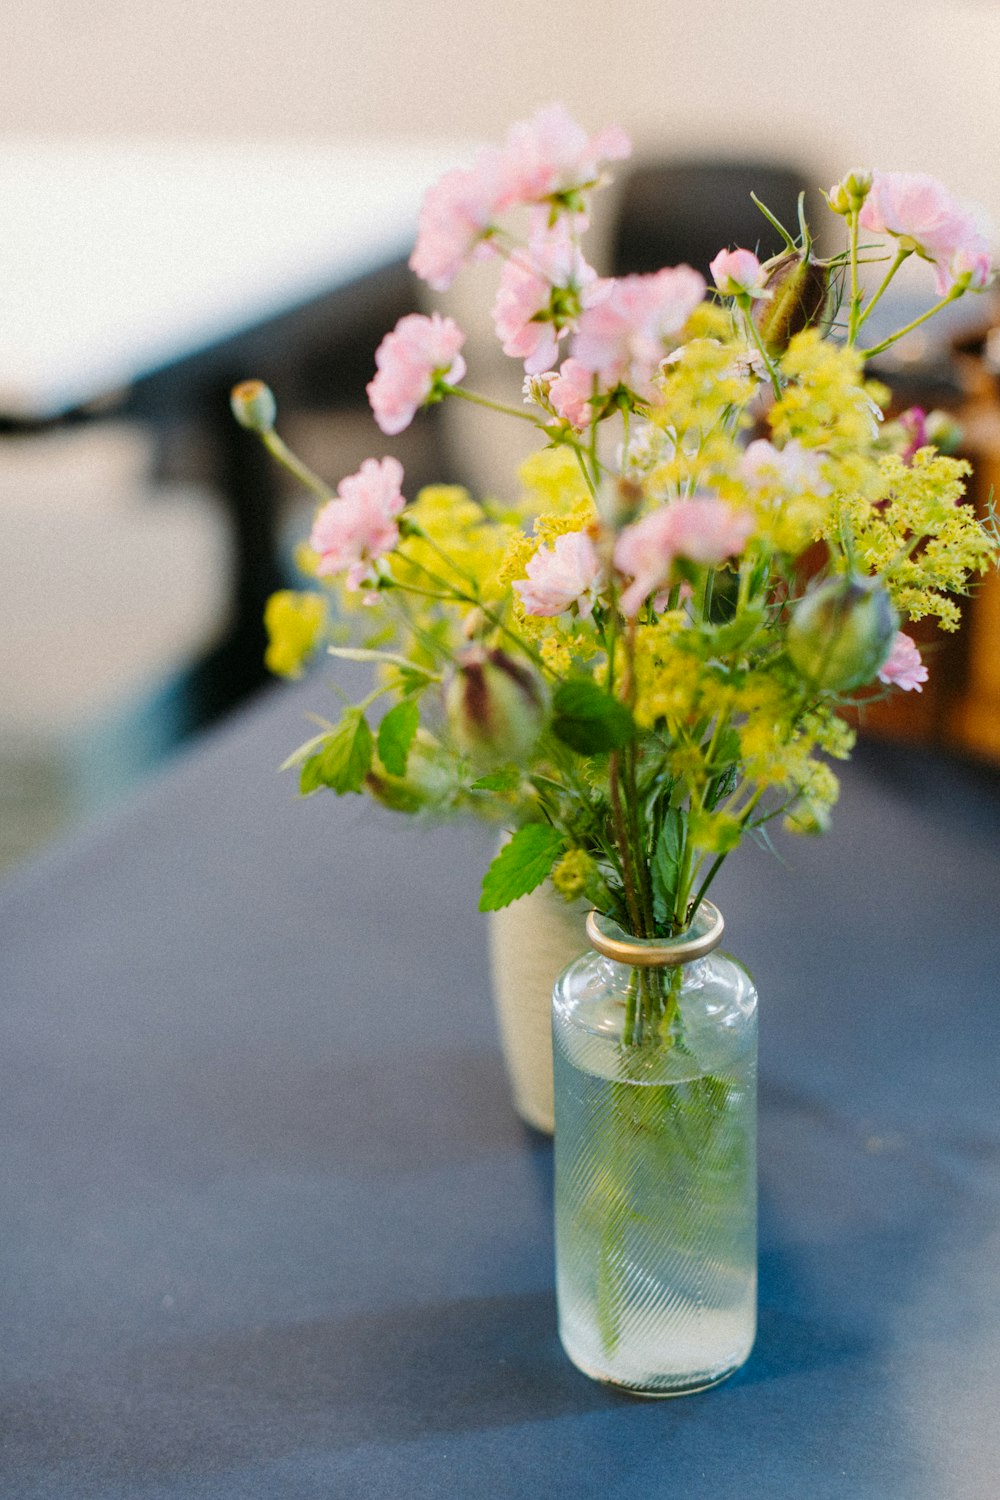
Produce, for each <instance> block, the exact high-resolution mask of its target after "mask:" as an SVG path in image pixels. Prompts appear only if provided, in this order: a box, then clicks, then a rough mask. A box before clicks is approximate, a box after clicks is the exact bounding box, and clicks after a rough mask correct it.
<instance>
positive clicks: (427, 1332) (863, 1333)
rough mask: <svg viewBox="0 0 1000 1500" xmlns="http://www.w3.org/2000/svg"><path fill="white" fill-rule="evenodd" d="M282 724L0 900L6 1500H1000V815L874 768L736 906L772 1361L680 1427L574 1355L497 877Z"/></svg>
mask: <svg viewBox="0 0 1000 1500" xmlns="http://www.w3.org/2000/svg"><path fill="white" fill-rule="evenodd" d="M325 694H326V688H325V685H324V684H321V683H318V682H316V681H315V680H313V681H311V682H309V683H307V684H305V685H304V686H303V687H301V688H296V689H291V690H285V689H282V690H278V691H276V692H274V693H273V694H271V695H268V696H267V697H266V698H265V699H264V700H263V701H262V702H260V703H258V704H257V705H255V706H254V708H253V709H252V710H251V711H250V712H249V713H246V714H244V715H243V716H242V717H240V718H238V719H237V720H236V721H235V722H233V723H231V724H229V725H227V726H224V727H223V728H222V729H221V730H218V731H216V732H215V733H214V734H213V735H212V737H211V738H210V739H209V740H208V741H207V742H205V743H203V744H201V745H199V746H197V747H196V748H195V749H194V750H193V751H191V752H189V753H187V754H186V755H185V756H184V757H183V758H182V759H180V760H178V761H177V762H175V763H174V765H173V766H171V767H170V768H169V769H168V771H167V772H166V773H165V774H164V776H163V777H162V778H161V779H160V780H158V781H157V782H156V784H154V785H153V786H151V787H149V788H148V789H146V790H145V791H144V792H143V794H142V795H141V796H140V797H138V798H137V799H136V800H135V801H134V802H133V803H131V804H130V805H129V806H128V807H127V808H126V809H125V810H124V811H122V812H120V813H119V814H118V815H116V816H115V817H113V818H112V819H111V820H109V821H108V822H106V823H105V824H102V825H95V826H93V827H92V828H90V829H89V830H87V831H86V832H85V833H84V834H83V835H81V836H80V837H78V838H77V839H76V841H75V842H74V843H72V844H70V845H68V846H67V847H65V848H62V849H58V850H55V851H53V852H51V853H50V854H48V855H46V856H45V857H43V858H42V859H40V860H39V861H37V862H36V863H35V864H33V865H32V866H30V867H28V868H25V869H24V870H22V871H20V872H17V873H16V874H15V875H14V876H13V877H10V878H8V880H7V882H6V883H5V885H4V886H3V887H0V997H2V1004H0V1026H2V1040H0V1069H2V1086H0V1117H2V1135H0V1139H2V1140H3V1142H4V1150H3V1153H2V1155H0V1181H2V1184H3V1185H2V1210H0V1214H2V1219H0V1222H2V1224H3V1231H2V1234H0V1307H2V1330H0V1371H2V1396H0V1401H2V1409H3V1416H2V1418H0V1494H2V1495H3V1496H4V1497H7V1496H11V1497H16V1500H43V1497H44V1500H50V1497H51V1500H68V1497H72V1500H88V1497H98V1496H99V1497H102V1500H168V1497H170V1500H173V1497H191V1496H197V1497H212V1500H246V1497H248V1496H254V1497H270V1496H274V1497H286V1496H294V1497H295V1500H313V1497H315V1500H331V1497H337V1500H342V1497H347V1500H355V1497H357V1500H360V1497H365V1500H367V1497H372V1500H374V1497H376V1496H378V1497H383V1496H386V1495H406V1496H407V1497H408V1500H423V1497H432V1496H433V1497H436V1496H442V1497H444V1496H448V1497H453V1496H462V1497H475V1496H479V1495H483V1496H485V1495H489V1496H491V1497H500V1500H506V1497H510V1500H514V1497H522V1496H525V1495H530V1496H545V1497H555V1500H562V1497H565V1500H570V1497H572V1500H581V1497H590V1496H593V1497H600V1500H626V1497H628V1500H634V1497H636V1496H660V1495H666V1494H670V1495H676V1496H683V1497H684V1500H700V1497H712V1500H715V1497H717V1496H719V1495H722V1494H726V1495H739V1496H740V1497H741V1500H783V1497H788V1500H803V1497H805V1496H808V1497H810V1500H868V1497H871V1500H991V1497H993V1496H995V1495H996V1493H997V1481H996V1474H997V1470H998V1466H1000V1433H998V1424H997V1420H996V1412H997V1408H998V1405H1000V1357H998V1356H1000V1120H998V1110H997V1085H996V1076H997V1066H996V1065H997V1055H998V1042H1000V1007H998V1006H997V1003H996V998H997V995H996V974H997V971H998V967H1000V940H998V924H997V920H996V901H997V896H996V892H997V889H998V881H997V876H998V873H1000V871H998V854H997V850H998V847H1000V843H998V836H1000V780H998V777H997V775H996V774H995V773H992V772H989V771H984V770H981V769H976V768H972V767H969V766H964V765H962V764H960V763H954V762H948V761H944V760H935V759H933V758H931V757H929V756H927V755H926V754H924V753H921V752H916V751H904V750H900V749H893V750H890V749H888V748H885V747H872V746H867V747H864V748H863V749H862V750H861V752H860V753H859V755H858V757H857V758H856V760H855V761H854V762H853V763H852V765H851V766H850V767H849V768H848V769H847V770H846V772H845V775H844V793H843V798H842V803H841V806H840V808H839V809H838V814H837V818H836V822H835V827H834V830H833V832H832V833H831V834H830V835H829V836H828V837H827V838H826V839H825V840H821V841H817V842H802V843H794V842H791V841H786V842H785V843H784V844H783V845H782V851H783V855H784V858H785V860H786V863H785V864H782V863H781V862H779V861H778V860H775V859H774V858H773V857H771V856H767V855H765V854H764V853H763V852H759V851H757V850H755V849H751V850H749V851H748V852H747V853H746V854H745V856H744V855H741V856H740V857H739V858H738V860H737V861H736V862H733V863H732V865H731V867H730V868H729V869H728V870H727V871H726V872H724V876H723V878H722V880H721V881H720V885H719V901H720V904H721V905H722V906H723V908H724V910H725V912H726V915H727V918H728V922H729V938H730V942H729V946H730V947H731V949H732V950H733V951H734V952H736V953H737V954H739V955H740V956H741V957H743V958H744V959H745V960H746V961H747V963H748V964H749V965H750V967H751V969H752V970H753V971H754V973H755V975H756V978H757V981H758V984H759V988H760V991H761V996H762V1083H761V1149H760V1177H761V1260H760V1269H761V1286H760V1312H761V1319H760V1333H759V1337H758V1341H757V1345H756V1348H755V1351H754V1353H753V1355H752V1356H751V1359H750V1361H749V1363H748V1364H747V1365H746V1367H745V1368H744V1369H743V1370H742V1371H741V1372H739V1373H738V1374H737V1375H736V1376H735V1377H734V1378H733V1379H732V1380H730V1381H729V1382H727V1383H726V1384H725V1385H723V1386H720V1387H719V1388H718V1389H716V1390H714V1391H711V1392H707V1393H704V1394H702V1395H700V1396H694V1397H689V1398H685V1399H683V1400H679V1401H673V1402H658V1403H657V1402H649V1403H644V1402H640V1401H635V1400H631V1399H629V1398H626V1397H623V1396H619V1395H618V1394H616V1393H614V1392H612V1391H609V1390H606V1389H604V1388H602V1387H600V1386H597V1385H594V1384H592V1383H591V1382H589V1381H588V1380H587V1379H586V1378H585V1377H583V1376H582V1375H580V1374H578V1373H577V1371H575V1370H574V1369H573V1368H572V1367H571V1366H570V1365H569V1363H568V1362H567V1361H566V1359H565V1358H564V1356H563V1355H562V1353H561V1351H560V1348H559V1344H558V1340H557V1337H556V1332H555V1321H554V1299H553V1276H552V1247H551V1223H550V1215H551V1180H550V1169H551V1147H550V1144H549V1142H548V1141H546V1140H545V1139H543V1138H542V1137H539V1136H536V1135H534V1134H533V1133H532V1132H530V1131H529V1130H527V1129H526V1128H525V1127H523V1126H522V1125H521V1124H520V1123H519V1121H518V1120H517V1119H516V1118H515V1116H514V1115H513V1113H512V1111H511V1108H510V1104H509V1101H508V1095H507V1090H506V1085H505V1081H504V1077H503V1073H502V1065H501V1060H500V1056H499V1050H498V1044H497V1041H496V1037H495V1030H494V1023H493V1019H492V1016H491V1011H490V1004H489V994H488V981H487V972H486V943H485V936H486V934H485V919H484V918H482V917H480V916H479V915H478V914H477V913H476V912H475V910H474V905H475V897H474V892H475V888H476V885H477V883H478V878H479V872H480V870H481V868H482V865H483V862H484V860H485V858H486V856H487V851H488V848H489V845H490V842H491V838H492V835H491V834H490V833H489V831H488V830H486V829H485V828H482V827H470V826H467V825H461V826H451V827H446V828H436V829H434V828H419V827H416V826H414V825H413V824H412V823H410V822H409V821H407V820H404V819H399V820H396V819H393V818H392V817H391V816H390V815H388V814H384V813H382V812H381V811H380V810H379V809H376V808H373V807H371V806H370V805H369V804H367V803H365V802H362V801H360V800H359V799H345V800H342V801H338V800H337V799H335V798H334V797H333V796H331V795H328V794H326V793H323V794H320V796H319V797H317V798H314V799H312V800H310V801H308V802H304V803H303V802H299V801H298V800H297V797H296V794H295V789H294V785H293V783H292V781H291V780H290V779H289V778H288V777H287V776H279V775H278V774H276V770H275V768H276V767H277V765H278V764H279V762H280V760H281V759H282V758H283V756H284V754H285V753H287V751H288V750H289V749H290V748H291V747H292V746H293V745H294V744H295V743H297V741H298V738H299V737H300V736H301V735H302V732H303V722H302V721H303V715H304V713H305V711H306V710H307V709H309V708H312V709H316V708H320V709H321V708H322V705H323V701H324V698H325Z"/></svg>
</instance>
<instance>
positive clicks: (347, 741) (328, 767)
mask: <svg viewBox="0 0 1000 1500" xmlns="http://www.w3.org/2000/svg"><path fill="white" fill-rule="evenodd" d="M374 745H375V742H374V740H373V739H372V732H371V730H370V729H369V728H368V725H367V723H366V722H365V717H364V714H363V713H362V712H361V710H360V708H350V709H348V710H347V712H346V713H345V714H344V717H343V718H342V719H341V721H340V723H339V724H338V725H337V727H336V729H335V730H334V731H333V733H332V734H330V735H327V736H326V739H325V742H324V744H323V747H322V748H321V749H320V750H319V751H318V753H317V754H316V755H311V756H310V757H309V759H308V760H307V761H306V762H305V763H304V765H303V767H302V773H301V776H300V779H299V789H300V791H301V792H302V795H303V796H308V794H309V793H310V792H315V791H318V789H319V788H320V787H322V786H328V787H329V788H330V790H331V791H333V792H336V793H337V795H338V796H342V795H343V794H344V793H345V792H360V790H361V787H362V783H363V782H364V779H365V777H366V776H367V774H368V771H369V769H370V767H371V763H372V753H373V750H374Z"/></svg>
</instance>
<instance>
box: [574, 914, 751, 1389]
mask: <svg viewBox="0 0 1000 1500" xmlns="http://www.w3.org/2000/svg"><path fill="white" fill-rule="evenodd" d="M722 929H723V922H722V918H721V916H720V915H719V912H718V910H717V909H716V908H715V907H714V906H713V905H712V903H711V902H709V901H704V902H702V904H701V906H700V907H699V909H698V912H697V913H696V915H695V918H694V921H693V922H692V924H691V927H690V928H689V930H688V931H687V932H686V933H684V934H683V935H682V936H681V937H679V938H677V939H670V938H657V939H636V938H632V937H630V936H629V935H628V934H627V933H625V932H624V931H623V930H622V929H621V928H620V927H618V926H617V924H615V923H614V922H612V921H610V920H609V919H608V918H606V917H600V916H598V915H597V913H592V914H591V916H590V917H589V918H588V927H587V931H588V937H589V938H590V941H591V943H592V944H593V947H592V948H591V949H590V950H589V951H588V952H586V953H584V954H583V955H582V956H581V957H580V958H577V959H575V960H574V962H573V963H571V964H570V965H569V966H568V968H566V969H565V970H564V971H563V973H562V974H561V975H560V977H559V979H558V980H557V981H556V986H555V991H554V995H553V1054H554V1065H555V1117H556V1132H555V1202H556V1288H557V1297H558V1305H559V1333H560V1337H561V1339H562V1342H563V1346H564V1348H565V1350H566V1352H567V1354H568V1355H569V1357H570V1359H571V1360H572V1361H573V1363H574V1364H575V1365H577V1366H578V1367H579V1368H580V1369H581V1370H583V1371H584V1372H585V1373H586V1374H587V1375H590V1376H592V1377H593V1378H594V1379H596V1380H601V1381H604V1382H606V1383H608V1384H611V1385H616V1386H620V1387H623V1388H624V1389H626V1390H630V1391H633V1392H635V1393H636V1394H638V1395H645V1396H674V1395H682V1394H684V1393H687V1392H691V1391H698V1390H703V1389H704V1388H705V1387H706V1386H710V1385H715V1384H716V1383H717V1382H718V1381H720V1380H724V1379H725V1378H726V1376H727V1375H731V1374H732V1373H733V1371H734V1370H736V1369H738V1368H739V1366H740V1365H741V1364H743V1362H744V1361H745V1360H746V1358H747V1356H748V1354H749V1353H750V1349H751V1346H752V1344H753V1340H754V1334H755V1331H756V1305H757V1164H756V1092H757V1089H756V1083H757V1077H756V1075H757V992H756V990H755V989H754V986H753V983H752V981H751V979H750V977H749V975H748V974H747V972H746V970H745V969H743V968H742V967H741V966H740V965H739V964H738V963H736V962H735V960H734V959H732V958H730V957H729V956H728V955H726V954H724V953H720V952H719V951H718V949H717V944H718V942H719V939H720V938H721V936H722Z"/></svg>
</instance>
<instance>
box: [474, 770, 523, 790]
mask: <svg viewBox="0 0 1000 1500" xmlns="http://www.w3.org/2000/svg"><path fill="white" fill-rule="evenodd" d="M520 785H521V772H520V771H519V770H518V768H517V766H502V767H501V768H500V770H499V771H490V773H489V774H488V775H487V776H480V777H479V779H478V781H474V782H473V783H472V785H471V786H470V788H469V790H470V791H471V792H516V791H517V788H518V787H519V786H520Z"/></svg>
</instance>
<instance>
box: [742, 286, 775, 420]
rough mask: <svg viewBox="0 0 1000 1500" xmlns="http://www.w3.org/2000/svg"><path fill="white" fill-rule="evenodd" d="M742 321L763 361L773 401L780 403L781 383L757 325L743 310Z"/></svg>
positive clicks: (747, 312)
mask: <svg viewBox="0 0 1000 1500" xmlns="http://www.w3.org/2000/svg"><path fill="white" fill-rule="evenodd" d="M743 321H744V323H745V324H746V328H747V332H748V333H749V335H750V337H751V339H752V340H753V342H754V344H756V346H757V349H758V351H759V353H760V357H761V359H762V360H763V361H764V369H765V370H766V371H767V374H768V378H769V379H770V382H771V389H772V391H773V392H774V399H775V401H780V400H781V381H780V379H779V377H778V371H777V370H776V368H775V365H774V361H773V360H772V358H771V356H770V354H768V352H767V349H766V348H765V345H764V340H763V339H762V338H761V336H760V329H759V328H758V327H757V324H756V323H755V322H754V320H753V318H752V317H751V315H750V312H749V311H748V310H747V309H744V312H743Z"/></svg>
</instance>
